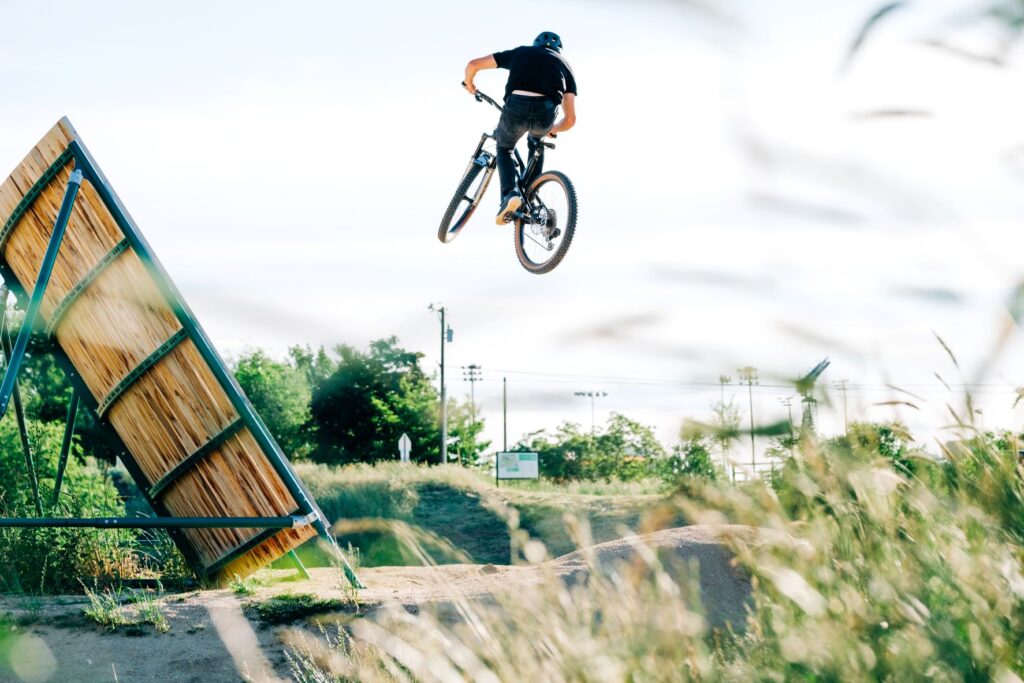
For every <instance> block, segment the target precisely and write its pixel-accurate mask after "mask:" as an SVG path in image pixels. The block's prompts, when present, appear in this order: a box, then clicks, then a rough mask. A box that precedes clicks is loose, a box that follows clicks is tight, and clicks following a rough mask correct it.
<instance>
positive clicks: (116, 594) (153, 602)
mask: <svg viewBox="0 0 1024 683" xmlns="http://www.w3.org/2000/svg"><path fill="white" fill-rule="evenodd" d="M85 595H86V597H88V598H89V606H88V607H86V608H85V609H84V610H82V613H83V614H84V615H85V616H86V618H87V619H89V620H91V621H93V622H94V623H96V624H97V625H99V626H100V627H102V628H103V629H104V630H106V631H111V632H113V631H116V630H118V629H121V628H123V629H125V630H126V631H127V632H128V633H129V634H130V635H142V634H143V633H144V631H142V629H141V628H140V627H141V626H143V625H150V626H152V627H153V628H154V629H155V630H156V631H157V632H159V633H167V632H168V631H169V630H170V629H171V626H170V623H169V622H168V621H167V617H166V616H165V615H164V611H163V605H162V599H161V597H160V596H159V595H157V596H156V597H154V596H151V595H149V594H148V593H145V592H138V593H131V594H128V595H123V594H122V593H121V591H120V590H112V589H109V588H108V589H106V590H104V591H100V592H96V591H92V590H89V589H88V588H86V589H85ZM126 605H136V608H135V613H136V614H135V616H131V615H130V614H129V612H128V611H127V610H126V609H125V606H126Z"/></svg>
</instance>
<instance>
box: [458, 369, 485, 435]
mask: <svg viewBox="0 0 1024 683" xmlns="http://www.w3.org/2000/svg"><path fill="white" fill-rule="evenodd" d="M482 372H483V368H482V367H480V366H479V365H477V364H476V363H473V364H472V365H463V366H462V379H463V380H465V381H466V382H469V414H470V420H472V423H473V424H474V425H475V424H476V392H475V391H474V387H475V385H476V383H477V382H479V381H480V380H481V379H483V378H482V376H481V373H482Z"/></svg>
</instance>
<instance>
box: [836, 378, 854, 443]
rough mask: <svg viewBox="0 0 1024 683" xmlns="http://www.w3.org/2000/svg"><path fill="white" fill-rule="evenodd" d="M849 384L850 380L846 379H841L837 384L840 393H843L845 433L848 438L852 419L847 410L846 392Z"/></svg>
mask: <svg viewBox="0 0 1024 683" xmlns="http://www.w3.org/2000/svg"><path fill="white" fill-rule="evenodd" d="M848 384H849V382H848V380H845V379H841V380H839V381H838V382H836V383H835V386H836V388H837V389H839V391H841V392H843V432H844V433H845V434H846V435H847V436H849V435H850V417H849V413H848V412H847V410H846V390H847V386H848Z"/></svg>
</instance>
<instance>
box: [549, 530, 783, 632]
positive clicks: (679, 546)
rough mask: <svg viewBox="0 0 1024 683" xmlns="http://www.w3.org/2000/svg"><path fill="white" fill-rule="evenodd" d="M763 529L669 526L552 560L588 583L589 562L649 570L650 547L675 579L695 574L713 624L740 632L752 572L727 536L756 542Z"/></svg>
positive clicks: (572, 579) (559, 570) (571, 576)
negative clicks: (737, 560) (646, 551)
mask: <svg viewBox="0 0 1024 683" xmlns="http://www.w3.org/2000/svg"><path fill="white" fill-rule="evenodd" d="M763 533H764V532H762V531H761V530H758V529H754V528H752V527H746V526H738V525H723V526H708V525H695V526H686V527H679V528H676V529H665V530H663V531H657V532H654V533H650V534H644V535H642V536H630V537H627V538H621V539H618V540H615V541H608V542H607V543H600V544H598V545H595V546H593V547H591V548H587V549H585V550H577V551H576V552H573V553H569V554H568V555H563V556H562V557H559V558H557V559H555V560H552V562H551V564H552V565H553V566H554V567H555V570H556V572H557V573H558V574H559V575H561V576H563V577H565V578H566V580H567V581H570V582H573V583H577V582H586V581H587V580H589V575H590V571H591V570H590V567H591V566H594V565H596V566H598V567H600V568H602V569H603V570H607V571H622V570H624V569H625V570H633V571H645V570H647V568H648V565H647V562H646V561H645V560H644V559H643V558H642V557H641V555H640V554H639V551H638V548H639V547H641V546H644V547H646V548H650V549H651V550H653V551H654V552H655V556H656V557H657V559H658V562H660V563H661V565H662V566H663V567H664V569H665V570H666V571H667V572H668V573H669V574H670V575H672V577H673V578H674V579H676V581H678V582H680V583H685V582H687V581H692V580H695V579H696V581H697V582H698V585H699V586H700V600H701V603H702V606H703V608H704V611H705V616H707V618H708V622H709V623H710V624H711V626H712V627H713V628H721V627H724V626H726V625H729V626H731V627H732V628H733V629H734V630H736V631H742V630H743V628H744V625H745V621H746V612H747V607H748V605H749V603H750V577H749V576H747V575H746V573H745V572H743V571H742V570H741V569H739V568H738V567H736V566H735V564H734V562H733V556H732V553H730V552H729V550H728V549H727V548H726V546H725V545H724V544H723V538H724V537H726V536H728V537H733V538H739V539H741V540H744V541H748V542H756V541H757V539H758V538H759V537H761V536H762V535H763ZM694 572H696V576H694Z"/></svg>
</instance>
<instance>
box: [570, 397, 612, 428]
mask: <svg viewBox="0 0 1024 683" xmlns="http://www.w3.org/2000/svg"><path fill="white" fill-rule="evenodd" d="M607 395H608V392H606V391H575V392H573V396H580V397H586V398H589V399H590V435H591V436H593V435H594V432H595V431H597V427H596V425H597V423H596V421H595V420H594V399H595V398H604V397H605V396H607Z"/></svg>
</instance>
